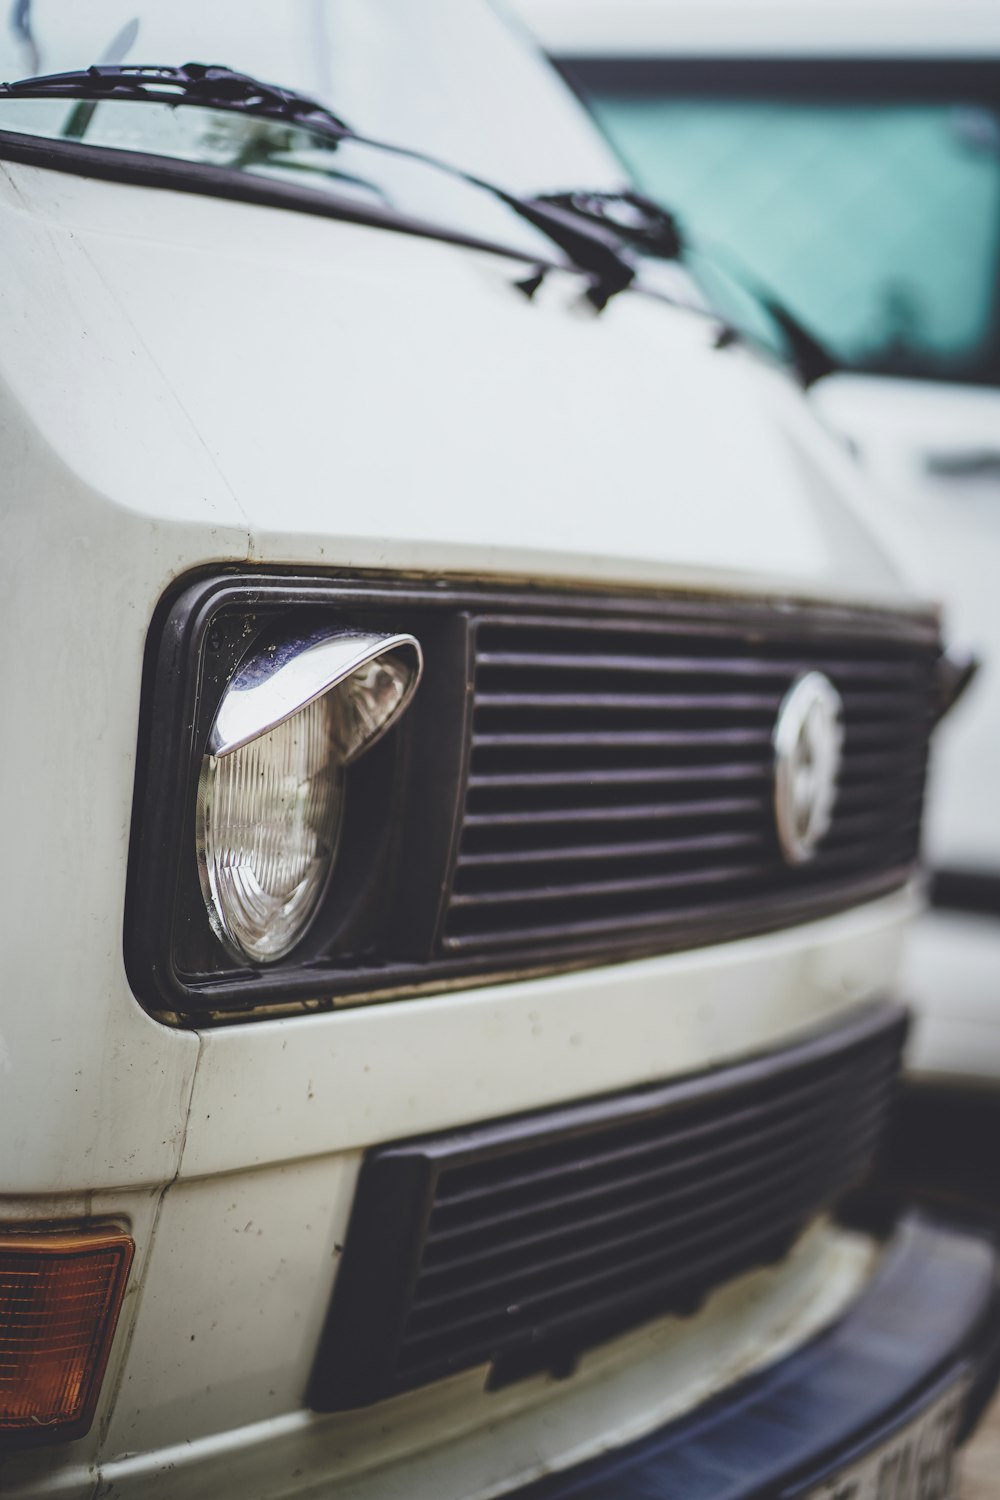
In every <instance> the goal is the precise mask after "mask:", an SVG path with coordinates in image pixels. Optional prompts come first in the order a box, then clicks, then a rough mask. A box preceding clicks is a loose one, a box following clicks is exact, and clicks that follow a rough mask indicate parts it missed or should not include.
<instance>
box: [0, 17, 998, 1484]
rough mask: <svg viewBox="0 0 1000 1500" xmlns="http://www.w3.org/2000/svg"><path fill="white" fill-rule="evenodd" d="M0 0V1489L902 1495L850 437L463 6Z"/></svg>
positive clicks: (564, 102) (895, 599) (533, 66)
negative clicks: (630, 203) (644, 262)
mask: <svg viewBox="0 0 1000 1500" xmlns="http://www.w3.org/2000/svg"><path fill="white" fill-rule="evenodd" d="M11 22H12V24H11V27H10V29H9V30H5V31H4V32H3V33H2V34H0V76H3V77H6V78H7V79H8V80H11V79H13V80H15V82H14V83H12V84H8V85H6V86H4V87H2V88H0V242H2V244H3V257H4V272H3V276H2V278H0V330H2V336H0V487H2V514H3V552H2V560H0V568H2V570H3V575H2V581H0V609H2V611H3V617H2V625H3V631H2V639H3V642H4V651H3V655H2V657H0V703H2V705H3V713H4V731H5V733H4V753H3V767H2V772H3V774H2V776H0V828H2V830H3V837H4V853H5V856H6V860H5V880H4V887H3V900H2V902H0V921H2V924H3V925H2V941H0V1168H2V1170H0V1494H2V1495H3V1497H4V1500H94V1497H95V1496H98V1495H100V1496H101V1497H102V1500H110V1497H114V1500H127V1497H138V1500H146V1497H150V1500H264V1497H277V1496H281V1497H303V1500H304V1497H320V1496H324V1497H328V1496H330V1495H331V1494H336V1495H337V1496H338V1497H339V1500H415V1497H417V1500H492V1497H496V1496H501V1495H507V1496H511V1497H517V1500H541V1497H543V1496H544V1497H546V1500H556V1497H560V1496H564V1495H569V1494H572V1495H573V1496H574V1497H576V1500H583V1497H591V1500H596V1497H598V1496H600V1495H606V1494H608V1493H609V1492H610V1493H613V1494H615V1495H616V1496H625V1497H627V1496H629V1495H637V1494H640V1493H641V1494H648V1493H650V1487H651V1486H652V1485H654V1484H655V1485H656V1486H658V1487H659V1490H660V1492H664V1493H670V1494H676V1495H684V1496H685V1497H687V1500H708V1497H711V1500H718V1496H719V1495H720V1494H723V1493H724V1494H725V1495H726V1497H727V1500H750V1497H756V1496H759V1495H761V1494H768V1495H771V1494H779V1493H780V1494H782V1495H786V1496H793V1495H794V1496H795V1497H797V1500H823V1497H828V1496H829V1495H830V1494H831V1492H835V1493H838V1494H845V1493H847V1492H849V1491H850V1492H853V1491H854V1490H855V1489H860V1491H861V1492H863V1493H875V1492H876V1491H877V1492H878V1493H879V1494H880V1495H885V1494H886V1492H887V1490H886V1486H887V1485H889V1484H890V1483H891V1487H892V1492H893V1496H894V1500H897V1497H898V1500H917V1497H918V1496H919V1500H947V1497H948V1496H949V1495H950V1494H951V1490H952V1483H951V1466H952V1455H953V1451H954V1448H955V1445H956V1443H957V1442H959V1441H961V1439H962V1438H964V1436H965V1435H967V1433H968V1431H969V1430H970V1429H971V1427H972V1426H973V1425H974V1423H975V1421H976V1419H977V1416H978V1414H979V1412H980V1410H981V1408H982V1404H983V1402H984V1400H985V1399H987V1397H988V1395H989V1392H990V1388H991V1385H992V1384H993V1383H995V1378H996V1369H997V1364H998V1353H1000V1319H998V1309H997V1272H998V1255H997V1251H996V1248H995V1246H994V1245H993V1244H992V1243H991V1242H990V1241H989V1239H988V1238H987V1237H983V1236H980V1235H978V1234H976V1233H974V1232H970V1231H966V1230H962V1229H956V1228H954V1227H950V1226H948V1225H947V1224H938V1223H931V1222H929V1221H927V1220H926V1219H922V1218H920V1217H918V1216H912V1215H907V1216H905V1218H904V1220H903V1222H902V1223H901V1224H899V1225H898V1226H896V1227H894V1228H893V1229H891V1230H889V1231H887V1232H882V1231H878V1232H876V1230H875V1229H873V1228H872V1227H871V1226H870V1225H869V1226H867V1227H865V1226H864V1225H861V1227H857V1222H856V1223H855V1227H853V1228H848V1227H846V1226H845V1222H844V1221H843V1220H842V1219H841V1218H838V1214H837V1210H838V1208H839V1206H840V1204H841V1203H842V1201H843V1199H844V1195H845V1194H846V1193H847V1192H848V1191H849V1190H850V1189H851V1188H852V1187H853V1186H854V1185H855V1184H856V1183H857V1182H859V1181H860V1180H861V1179H862V1178H863V1177H864V1175H865V1173H866V1171H867V1170H868V1168H869V1167H870V1165H871V1162H872V1160H873V1158H874V1155H875V1153H876V1151H877V1149H878V1145H879V1141H880V1138H881V1134H882V1131H883V1127H884V1125H885V1122H886V1118H887V1115H888V1111H889V1107H890V1104H891V1100H892V1096H893V1091H894V1084H895V1081H896V1078H897V1076H898V1072H899V1067H900V1058H901V1054H902V1048H903V1045H904V1039H905V1033H906V1026H907V1017H906V1012H905V1009H904V1008H903V1007H902V1006H901V1005H900V1004H898V1003H897V1002H896V1001H895V1000H894V995H895V993H896V985H897V972H898V959H899V954H900V948H901V944H902V942H903V938H904V934H905V931H906V929H907V926H908V924H909V921H910V919H911V916H912V915H913V914H914V912H915V911H916V910H917V909H918V907H919V904H920V877H919V863H918V852H919V851H918V843H919V822H920V811H921V804H922V797H923V779H924V765H925V760H926V755H927V744H928V741H929V738H930V735H931V731H932V727H933V723H934V721H935V720H936V718H937V717H938V715H939V714H940V712H941V711H942V709H943V708H944V707H945V706H946V702H947V699H948V694H949V670H948V658H947V656H946V655H945V654H943V653H942V649H941V630H940V621H939V619H938V615H937V612H936V609H935V608H934V606H933V605H928V604H927V603H926V602H925V601H923V600H922V599H921V598H920V596H919V595H917V594H916V593H915V592H913V591H912V590H911V589H910V588H909V587H908V586H906V585H904V584H902V583H901V582H900V580H899V579H898V577H897V576H896V574H895V572H894V570H893V568H892V566H891V564H890V563H889V562H888V561H887V560H886V557H885V556H884V554H883V552H882V550H881V549H880V548H879V546H878V545H877V543H876V542H874V541H873V540H872V539H871V538H870V536H869V534H868V532H867V530H866V528H865V525H864V519H863V517H864V513H865V511H866V509H867V508H868V507H869V505H870V500H869V496H868V493H867V491H866V489H865V487H864V485H863V482H862V476H860V474H859V473H858V471H857V468H856V466H855V465H854V464H853V462H852V461H851V459H850V458H849V457H848V456H847V455H846V454H845V453H844V452H843V449H842V447H841V446H840V445H839V444H838V443H837V442H836V441H834V439H833V438H832V437H831V436H830V434H829V433H828V432H826V431H825V430H824V429H823V428H822V426H821V425H820V424H819V423H817V422H816V421H815V419H814V416H813V414H812V413H811V412H810V410H809V408H808V406H807V404H806V403H805V402H804V401H803V399H802V396H801V392H800V391H799V389H798V388H797V385H796V383H795V381H794V380H793V379H792V378H790V376H789V375H788V373H787V372H786V371H785V370H783V369H782V368H781V367H780V366H779V365H778V364H777V363H776V362H775V361H773V360H771V359H767V358H763V357H761V356H759V355H758V353H757V352H756V351H755V350H754V349H753V348H752V347H750V346H749V345H748V344H747V343H745V342H743V341H740V340H731V339H723V340H720V338H719V333H720V327H719V320H718V318H717V317H715V316H706V315H705V313H704V312H703V311H700V310H698V308H697V307H695V306H694V305H671V303H670V302H669V301H668V300H665V296H664V293H665V290H666V285H667V282H666V281H665V280H662V279H661V281H660V282H658V288H659V291H658V294H656V295H654V294H653V291H652V289H651V288H650V287H647V285H646V277H647V275H649V276H652V274H653V273H652V271H651V270H650V271H647V270H646V269H645V268H644V267H642V266H640V265H637V264H636V263H634V262H633V260H632V258H631V255H630V252H629V250H628V247H627V245H626V243H625V241H624V240H623V239H622V237H621V236H620V235H619V234H618V233H616V232H615V231H613V230H609V229H608V228H607V226H605V227H604V228H602V229H597V228H595V226H594V225H593V224H592V223H591V222H590V221H589V220H588V218H587V217H586V215H585V214H583V213H581V212H580V211H578V210H577V209H574V208H572V207H567V206H566V205H565V204H564V203H561V201H553V199H552V197H551V196H550V194H551V193H553V192H559V190H562V189H565V187H566V186H567V185H570V186H572V185H573V184H574V183H582V184H587V185H588V186H590V187H596V188H601V187H604V188H606V189H607V190H609V191H613V190H614V189H615V187H616V185H617V182H618V176H619V173H618V169H617V167H616V166H615V164H614V162H613V161H612V160H611V158H610V156H609V154H608V153H607V151H606V148H605V146H604V144H603V142H602V141H601V140H600V138H599V136H598V135H597V134H596V132H595V131H594V130H593V127H592V124H591V122H590V121H589V120H588V119H587V117H586V115H585V114H584V113H583V112H582V111H581V110H580V109H579V107H578V105H577V104H576V102H575V101H574V100H573V99H572V97H571V96H570V94H569V93H568V91H567V90H565V88H564V87H563V86H562V85H561V84H560V83H559V81H558V79H556V78H555V76H554V75H553V73H552V71H551V69H550V68H549V67H548V65H547V64H544V63H543V61H542V60H541V59H540V58H539V57H538V56H537V55H536V54H535V52H534V51H533V50H531V49H526V48H524V47H523V46H522V45H521V43H520V41H519V40H518V39H517V38H516V37H515V36H513V35H511V34H510V33H509V32H508V31H507V30H506V29H505V27H504V25H503V24H502V23H501V21H500V20H499V19H498V18H497V16H496V15H495V14H494V13H493V12H492V11H491V10H490V9H489V8H488V7H486V6H484V5H480V4H478V3H473V0H413V3H405V0H321V3H315V4H308V5H307V4H299V5H296V6H291V5H278V4H274V3H256V0H225V3H224V0H214V3H213V4H210V5H205V4H202V3H194V0H173V3H171V4H169V5H165V4H163V3H162V0H89V3H87V4H86V5H81V4H79V3H78V0H35V3H32V4H29V3H24V0H21V3H18V4H17V5H16V6H15V7H14V9H13V11H12V14H11ZM191 58H194V59H202V61H200V62H199V61H194V62H191V61H188V59H191ZM53 75H54V76H53ZM17 80H20V81H17ZM261 80H266V81H261ZM421 153H430V155H431V156H432V157H437V158H446V159H453V160H456V161H458V162H459V163H460V164H461V165H463V166H464V167H466V168H467V169H471V170H472V172H473V173H474V174H475V175H474V176H471V177H470V176H469V175H467V172H466V173H463V172H461V171H459V170H456V169H451V168H446V167H444V166H442V165H440V164H434V162H432V161H430V160H428V158H427V157H426V156H422V155H421ZM494 183H495V184H499V185H498V186H492V185H491V184H494ZM668 279H670V281H671V285H672V287H673V292H672V294H671V295H674V296H676V297H677V298H679V299H680V300H681V301H682V302H685V303H693V300H696V299H693V296H689V295H687V294H686V292H685V286H684V282H685V276H684V273H683V272H682V271H680V270H678V271H677V274H676V275H674V276H673V277H672V278H668ZM900 1475H905V1476H908V1478H907V1480H906V1483H905V1485H904V1482H903V1480H902V1479H901V1478H900V1477H899V1476H900ZM893 1476H895V1477H893Z"/></svg>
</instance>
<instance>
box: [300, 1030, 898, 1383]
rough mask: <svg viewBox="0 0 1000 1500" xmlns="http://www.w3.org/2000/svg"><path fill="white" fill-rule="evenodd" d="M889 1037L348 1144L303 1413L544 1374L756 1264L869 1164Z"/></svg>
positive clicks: (894, 1038) (822, 1042)
mask: <svg viewBox="0 0 1000 1500" xmlns="http://www.w3.org/2000/svg"><path fill="white" fill-rule="evenodd" d="M905 1029H906V1022H905V1014H904V1012H902V1011H901V1010H899V1009H898V1008H897V1007H894V1006H889V1005H883V1006H879V1007H877V1008H876V1009H874V1010H871V1011H868V1012H866V1013H865V1014H864V1016H863V1017H862V1018H860V1019H856V1020H854V1021H852V1023H851V1024H850V1025H848V1026H841V1027H839V1028H837V1029H836V1030H835V1031H833V1032H829V1033H826V1034H825V1035H823V1036H822V1037H820V1038H818V1039H813V1040H811V1041H809V1042H807V1043H804V1044H802V1045H800V1046H797V1047H794V1048H790V1049H788V1050H786V1051H783V1052H780V1053H777V1054H772V1055H770V1056H768V1057H766V1058H762V1059H759V1060H756V1061H752V1062H749V1063H744V1064H740V1065H739V1066H736V1067H730V1068H725V1069H721V1070H719V1071H716V1072H713V1073H710V1074H705V1075H700V1076H698V1077H695V1078H690V1079H685V1080H681V1081H675V1082H671V1083H668V1084H664V1085H662V1086H658V1087H654V1088H646V1089H641V1090H635V1091H633V1092H631V1093H628V1094H622V1095H617V1096H611V1097H606V1098H602V1099H598V1100H595V1101H591V1102H588V1103H584V1104H580V1105H574V1106H572V1107H570V1108H567V1109H561V1110H558V1111H546V1112H544V1113H540V1114H535V1115H528V1116H522V1117H520V1118H517V1119H514V1120H510V1121H505V1122H501V1123H498V1124H491V1125H483V1126H479V1127H475V1128H472V1129H469V1130H466V1131H461V1132H458V1133H454V1134H447V1135H441V1136H431V1137H427V1138H425V1139H423V1140H415V1141H409V1142H403V1143H401V1144H399V1145H394V1146H385V1147H380V1148H378V1149H376V1150H374V1151H372V1152H370V1153H369V1155H368V1156H367V1157H366V1159H365V1163H364V1166H363V1168H362V1172H361V1177H360V1180H359V1185H358V1193H357V1199H356V1202H355V1207H354V1213H353V1216H352V1220H351V1226H350V1231H349V1235H348V1241H347V1245H346V1249H345V1255H344V1260H343V1264H342V1267H341V1270H340V1274H339V1276H338V1280H337V1286H336V1292H335V1296H334V1301H333V1305H332V1307H331V1311H330V1316H329V1320H328V1324H327V1328H326V1331H325V1333H324V1337H323V1342H322V1346H321V1350H320V1355H319V1358H318V1361H317V1366H316V1370H315V1372H314V1378H313V1385H312V1390H311V1395H310V1399H311V1403H312V1405H313V1406H315V1407H317V1408H318V1409H320V1410H339V1409H345V1408H350V1407H354V1406H359V1405H364V1404H367V1403H370V1402H372V1401H375V1400H378V1399H379V1398H380V1397H383V1396H388V1395H391V1394H393V1393H395V1392H397V1391H400V1390H404V1389H407V1388H410V1387H413V1386H418V1385H423V1384H426V1383H428V1382H430V1381H434V1380H437V1379H440V1378H441V1377H443V1376H445V1375H448V1374H451V1373H453V1372H454V1371H457V1370H463V1369H468V1368H471V1367H473V1366H476V1365H481V1364H486V1363H492V1364H494V1366H495V1375H496V1376H498V1377H499V1378H504V1377H505V1376H510V1375H512V1374H517V1373H519V1372H520V1371H521V1370H522V1369H525V1368H547V1367H548V1368H559V1367H561V1366H563V1367H564V1366H566V1365H567V1364H569V1363H571V1362H572V1359H573V1357H574V1355H575V1354H576V1352H577V1351H579V1350H580V1349H581V1348H583V1347H586V1346H587V1345H589V1344H593V1343H595V1342H599V1341H600V1340H602V1339H603V1338H606V1337H609V1336H611V1335H612V1334H614V1333H616V1332H618V1331H620V1330H621V1329H623V1328H626V1327H629V1326H631V1325H634V1324H635V1323H638V1322H641V1321H643V1320H644V1319H646V1318H649V1317H652V1316H656V1315H659V1314H662V1313H666V1312H674V1313H679V1314H684V1313H688V1312H691V1311H693V1310H694V1309H695V1308H696V1307H697V1305H698V1303H699V1301H700V1300H701V1299H702V1298H703V1297H704V1296H705V1295H706V1294H707V1293H708V1292H709V1291H711V1290H712V1289H713V1288H715V1287H717V1286H719V1285H720V1284H721V1283H722V1282H724V1281H725V1280H727V1279H729V1278H730V1277H732V1276H734V1275H736V1274H738V1273H740V1272H742V1271H745V1270H747V1269H750V1268H751V1267H753V1266H756V1265H760V1264H763V1263H767V1262H768V1261H770V1260H773V1259H775V1258H777V1257H778V1256H780V1255H781V1254H782V1253H783V1252H784V1251H785V1250H786V1249H787V1247H788V1246H789V1244H790V1243H791V1241H792V1240H793V1239H794V1237H795V1235H796V1234H797V1233H798V1232H799V1230H800V1229H801V1228H802V1226H803V1225H804V1224H805V1223H806V1222H807V1220H808V1219H809V1218H810V1217H811V1216H812V1215H814V1214H815V1213H816V1212H818V1211H819V1210H820V1209H822V1208H824V1207H826V1206H827V1205H829V1204H830V1203H832V1202H833V1201H834V1200H835V1199H836V1198H837V1197H838V1196H839V1195H840V1194H841V1193H843V1191H844V1190H845V1189H846V1188H847V1187H849V1186H850V1185H851V1184H852V1183H853V1182H854V1181H856V1180H857V1179H858V1178H859V1177H860V1176H862V1175H863V1173H864V1172H865V1170H866V1169H867V1167H868V1166H869V1165H870V1163H871V1160H872V1156H873V1153H874V1150H875V1148H876V1145H877V1142H878V1138H879V1134H880V1131H881V1127H882V1125H883V1123H884V1121H885V1117H886V1113H887V1110H888V1107H889V1103H890V1100H891V1097H892V1092H893V1086H894V1081H895V1078H896V1074H897V1072H898V1067H899V1056H900V1051H901V1048H902V1043H903V1038H904V1035H905Z"/></svg>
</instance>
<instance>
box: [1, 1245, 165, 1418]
mask: <svg viewBox="0 0 1000 1500" xmlns="http://www.w3.org/2000/svg"><path fill="white" fill-rule="evenodd" d="M134 1251H135V1244H134V1242H133V1240H132V1239H131V1238H130V1237H129V1236H128V1235H127V1234H125V1233H124V1232H123V1231H122V1230H120V1229H86V1230H84V1229H81V1230H78V1231H75V1232H74V1231H70V1230H63V1231H58V1232H54V1233H51V1234H46V1233H41V1232H34V1233H25V1234H17V1233H9V1232H8V1233H0V1444H7V1443H9V1442H32V1441H34V1442H39V1441H46V1440H49V1441H52V1440H57V1439H65V1438H72V1437H79V1436H80V1435H81V1434H82V1433H84V1432H86V1431H87V1428H88V1427H89V1426H90V1423H91V1420H92V1419H93V1415H94V1407H95V1406H96V1404H97V1396H98V1392H99V1391H100V1388H101V1377H102V1376H103V1374H104V1367H105V1365H106V1364H107V1360H108V1351H109V1349H110V1347H111V1339H112V1337H113V1335H114V1331H115V1324H116V1323H117V1322H118V1313H119V1311H120V1309H121V1305H122V1297H123V1296H124V1294H125V1283H126V1281H127V1279H128V1272H129V1266H130V1265H131V1264H132V1255H133V1253H134Z"/></svg>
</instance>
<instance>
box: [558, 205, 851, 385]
mask: <svg viewBox="0 0 1000 1500" xmlns="http://www.w3.org/2000/svg"><path fill="white" fill-rule="evenodd" d="M541 201H543V202H545V203H551V204H554V205H557V206H558V207H560V208H562V209H564V210H566V211H567V212H572V213H574V214H577V215H578V216H579V217H580V218H582V219H585V220H587V221H592V222H594V223H598V224H600V225H602V226H607V227H608V228H610V229H613V230H614V232H615V233H616V234H617V235H618V236H619V238H620V239H621V240H623V241H624V242H625V243H626V244H627V245H629V246H630V247H631V248H633V249H634V250H636V251H637V252H638V253H639V254H640V255H647V256H651V257H652V258H654V259H656V260H673V261H681V262H683V261H684V260H685V258H686V255H687V252H688V251H689V250H691V251H697V252H698V253H699V254H700V255H703V256H704V257H705V259H706V261H709V262H713V263H715V264H716V265H718V266H719V267H720V269H721V270H722V271H723V272H724V273H725V274H726V275H727V276H729V277H730V278H731V279H732V280H733V281H734V282H735V283H736V284H737V285H738V286H739V287H740V288H741V289H742V290H743V291H744V292H746V293H747V294H748V295H749V296H750V297H752V298H753V299H754V301H755V302H757V303H758V304H759V305H760V306H761V307H762V308H763V309H764V311H765V312H766V313H767V315H768V317H770V319H771V320H772V322H773V323H774V324H775V325H776V326H777V327H778V328H779V329H780V330H781V333H782V334H783V335H784V338H785V341H786V343H787V346H788V349H789V351H790V353H791V356H792V360H793V362H794V364H795V368H796V369H797V370H798V373H799V375H800V377H801V379H802V382H803V384H804V385H806V386H809V385H812V384H814V383H815V382H816V381H817V380H821V379H822V377H823V376H824V375H830V374H832V373H833V371H834V370H836V369H838V368H839V365H838V363H837V361H836V359H835V358H834V357H833V355H832V354H831V353H830V351H829V350H828V349H827V348H826V347H825V345H824V344H822V343H821V342H820V340H819V339H818V338H816V336H815V334H813V333H811V332H810V330H809V329H808V328H807V327H806V326H805V324H804V323H802V322H801V321H800V320H799V319H798V318H797V317H796V315H795V314H794V313H793V312H792V311H791V309H790V308H789V307H787V306H786V305H785V303H784V302H782V301H781V299H780V298H779V297H778V296H776V295H775V293H774V292H773V291H772V290H771V288H770V287H766V286H764V285H762V284H761V283H760V282H759V281H757V279H756V278H755V277H754V276H751V275H750V274H749V273H748V272H746V271H743V270H737V269H734V268H732V267H730V266H729V265H728V263H727V262H726V261H725V260H720V259H719V257H718V256H717V255H715V254H713V253H712V252H711V251H710V250H706V249H705V248H703V247H702V246H701V245H698V244H697V242H689V241H688V240H687V238H686V237H685V235H684V234H683V233H682V231H681V228H680V225H679V224H678V222H677V220H676V218H675V217H674V215H673V214H672V213H670V211H669V210H668V209H666V208H664V207H663V206H662V205H661V204H659V203H656V202H654V200H653V199H652V198H646V197H644V196H643V195H642V194H641V193H635V192H618V193H607V192H590V191H587V190H586V189H575V190H573V191H570V192H565V193H551V194H548V195H546V197H545V198H544V199H542V200H541Z"/></svg>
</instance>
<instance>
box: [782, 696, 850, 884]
mask: <svg viewBox="0 0 1000 1500" xmlns="http://www.w3.org/2000/svg"><path fill="white" fill-rule="evenodd" d="M843 712H844V705H843V703H842V702H841V699H840V694H839V693H838V692H837V689H836V688H835V687H834V685H833V683H832V682H831V681H830V680H829V678H827V677H824V676H823V673H822V672H806V673H805V674H804V675H803V676H802V677H797V678H796V680H795V681H794V682H793V683H792V685H791V687H790V688H789V689H788V692H787V693H786V694H785V696H784V699H783V700H782V704H781V707H780V708H779V709H778V717H777V719H776V720H775V724H774V734H773V735H772V737H771V743H772V745H773V747H774V816H775V822H776V823H777V828H778V843H779V844H780V845H781V852H782V854H783V855H784V857H785V862H786V863H787V864H790V865H800V864H802V863H803V862H804V861H805V860H807V859H811V858H812V857H813V855H814V854H815V853H816V849H817V846H818V845H819V842H820V840H821V839H822V838H823V836H824V835H825V834H826V833H828V832H829V828H830V824H831V822H832V820H833V804H834V802H835V801H836V797H837V777H838V775H839V774H840V760H841V748H842V746H843V743H844V729H843Z"/></svg>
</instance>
